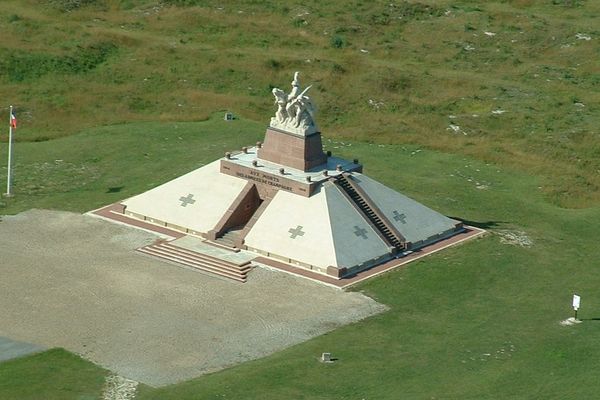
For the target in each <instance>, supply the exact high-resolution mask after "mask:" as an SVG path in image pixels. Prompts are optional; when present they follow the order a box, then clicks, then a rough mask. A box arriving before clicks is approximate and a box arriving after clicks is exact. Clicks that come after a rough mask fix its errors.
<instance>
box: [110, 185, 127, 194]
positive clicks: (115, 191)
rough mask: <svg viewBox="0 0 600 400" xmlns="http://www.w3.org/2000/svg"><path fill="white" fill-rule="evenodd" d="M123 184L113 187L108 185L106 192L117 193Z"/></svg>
mask: <svg viewBox="0 0 600 400" xmlns="http://www.w3.org/2000/svg"><path fill="white" fill-rule="evenodd" d="M124 187H125V186H115V187H110V188H108V190H107V191H106V193H119V192H120V191H121V190H123V188H124Z"/></svg>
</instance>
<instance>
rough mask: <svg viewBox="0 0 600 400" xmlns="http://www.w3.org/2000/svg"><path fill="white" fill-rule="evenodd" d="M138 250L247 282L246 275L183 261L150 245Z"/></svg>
mask: <svg viewBox="0 0 600 400" xmlns="http://www.w3.org/2000/svg"><path fill="white" fill-rule="evenodd" d="M138 251H139V252H140V253H144V254H148V255H151V256H153V257H157V258H160V259H163V260H166V261H170V262H173V263H176V264H181V265H185V266H187V267H192V268H194V269H197V270H199V271H202V272H206V273H208V274H211V275H217V276H220V277H222V278H228V279H232V280H234V281H237V282H242V283H244V282H246V279H245V277H241V276H238V275H234V274H230V273H229V272H228V271H223V270H221V269H219V268H214V267H212V266H210V265H202V264H200V263H192V262H188V261H183V260H180V259H177V258H174V257H171V256H168V255H166V254H163V253H162V252H159V251H157V250H156V249H152V248H148V247H143V248H140V249H138Z"/></svg>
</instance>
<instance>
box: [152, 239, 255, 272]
mask: <svg viewBox="0 0 600 400" xmlns="http://www.w3.org/2000/svg"><path fill="white" fill-rule="evenodd" d="M154 247H156V248H159V249H161V250H164V251H168V252H170V253H172V254H178V255H181V256H182V257H185V258H187V259H190V260H192V261H194V260H196V261H202V262H207V263H212V264H215V265H217V266H220V267H224V268H231V269H232V270H236V271H246V270H248V269H250V268H251V267H250V261H246V262H242V263H233V262H231V261H227V260H223V259H220V258H216V257H212V256H209V255H208V254H203V253H198V252H195V251H193V250H188V249H184V248H182V247H178V246H174V245H172V244H169V243H161V244H155V245H154Z"/></svg>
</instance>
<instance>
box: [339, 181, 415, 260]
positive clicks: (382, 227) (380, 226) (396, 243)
mask: <svg viewBox="0 0 600 400" xmlns="http://www.w3.org/2000/svg"><path fill="white" fill-rule="evenodd" d="M335 183H337V184H338V185H339V186H340V187H341V188H342V189H343V190H344V192H346V194H348V197H350V199H351V200H352V201H353V202H354V203H355V204H356V206H357V207H358V209H359V210H360V211H361V212H362V213H363V214H364V215H365V216H366V217H367V218H368V219H369V221H371V223H372V224H373V225H374V226H375V228H377V230H378V231H379V232H380V233H381V234H382V235H383V237H384V238H385V239H386V241H387V242H388V244H389V245H390V246H392V247H394V248H396V249H400V250H401V249H404V248H405V247H406V245H405V241H404V240H403V238H399V237H398V236H397V235H396V234H395V233H394V231H393V230H392V229H391V228H390V227H389V226H388V225H387V224H386V223H385V222H384V221H383V220H382V219H381V218H380V217H379V215H377V213H376V212H375V211H374V210H373V209H372V208H371V206H369V203H368V202H367V201H366V200H365V199H364V197H363V196H362V195H361V194H360V193H359V192H358V191H357V190H356V189H355V188H354V185H352V184H351V183H350V182H349V181H348V178H347V177H346V176H344V175H343V174H340V175H339V176H338V177H337V178H336V180H335Z"/></svg>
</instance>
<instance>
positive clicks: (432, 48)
mask: <svg viewBox="0 0 600 400" xmlns="http://www.w3.org/2000/svg"><path fill="white" fill-rule="evenodd" d="M599 17H600V3H599V2H596V1H583V0H543V1H542V0H539V1H534V0H513V1H508V0H506V1H488V2H475V1H466V0H454V1H451V0H440V1H426V0H423V1H420V2H419V1H410V2H407V1H399V2H391V3H390V2H389V1H362V0H354V1H347V2H341V1H338V2H322V1H313V0H310V1H305V2H302V3H292V2H275V1H261V2H256V1H251V0H245V1H243V0H238V1H228V2H218V1H209V0H206V1H201V0H163V1H158V0H154V1H150V0H51V1H41V0H5V1H3V2H2V7H1V8H0V31H1V32H2V35H0V92H1V93H3V94H4V96H3V99H4V100H3V101H4V102H5V104H4V106H3V107H4V109H5V110H6V109H7V106H8V104H9V103H13V104H15V105H16V106H17V113H18V117H19V118H20V120H21V127H22V128H20V129H19V135H18V140H19V141H22V142H23V141H40V140H48V139H52V138H56V137H60V136H67V135H71V134H74V133H76V132H78V131H80V130H81V129H83V128H86V127H94V126H98V125H104V124H115V123H123V122H126V121H165V122H168V121H195V120H200V119H204V118H206V117H208V115H210V114H211V113H212V112H214V111H216V110H224V109H229V110H232V111H234V112H236V113H237V114H239V115H242V116H244V117H246V118H249V119H253V120H256V121H261V122H263V123H265V124H266V123H267V121H268V119H269V117H270V115H271V114H272V112H273V107H272V99H271V96H270V93H269V89H270V88H271V87H273V86H278V87H284V88H287V87H288V85H289V82H290V80H291V77H292V72H293V71H294V70H300V71H301V72H302V77H303V78H304V82H305V83H314V84H315V85H314V88H313V89H312V91H311V93H312V95H313V96H314V98H315V100H316V102H317V105H318V106H320V117H319V122H320V125H321V127H322V131H323V132H325V133H326V134H328V135H332V136H336V137H339V138H345V139H348V138H354V139H361V140H367V141H371V142H374V143H387V144H391V143H412V144H418V145H424V146H426V147H428V148H431V149H437V150H442V151H448V152H455V153H461V154H465V155H469V156H473V157H476V158H477V159H480V160H484V161H488V162H490V161H491V162H495V163H499V164H502V165H507V166H518V167H520V168H525V169H527V170H528V171H530V172H531V173H535V174H541V175H543V176H544V177H545V180H544V181H543V183H542V186H543V190H544V192H545V193H547V195H548V196H549V198H550V199H551V201H553V202H554V203H556V204H559V205H562V206H567V207H584V206H587V205H590V204H593V203H594V202H595V201H597V200H599V199H600V161H599V160H600V157H599V156H600V146H599V145H598V142H599V140H600V134H599V132H598V126H599V125H600V117H599V115H600V112H599V102H600V94H599V93H600V92H599V91H598V90H597V89H598V85H599V84H600V72H599V71H598V68H597V63H596V60H597V59H598V57H599V56H600V46H598V39H599V38H600V30H599V28H598V24H597V21H598V18H599ZM2 115H4V117H2V118H6V117H7V116H6V113H3V114H2ZM0 117H1V116H0ZM0 140H2V141H6V132H4V131H2V132H0Z"/></svg>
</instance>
